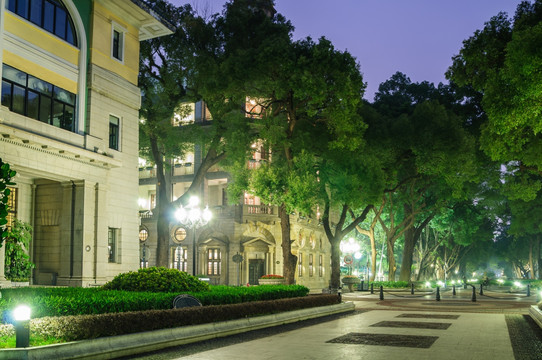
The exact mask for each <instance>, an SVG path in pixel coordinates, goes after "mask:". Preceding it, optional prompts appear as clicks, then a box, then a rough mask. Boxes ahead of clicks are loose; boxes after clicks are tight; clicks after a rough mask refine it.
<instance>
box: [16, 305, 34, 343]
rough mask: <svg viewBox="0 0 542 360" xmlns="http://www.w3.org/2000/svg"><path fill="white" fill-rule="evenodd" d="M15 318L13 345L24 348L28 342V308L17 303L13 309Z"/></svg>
mask: <svg viewBox="0 0 542 360" xmlns="http://www.w3.org/2000/svg"><path fill="white" fill-rule="evenodd" d="M13 319H14V320H15V324H14V325H15V347H18V348H25V347H28V346H29V344H30V308H29V307H28V306H26V305H19V306H18V307H16V308H15V310H13Z"/></svg>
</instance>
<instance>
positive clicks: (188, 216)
mask: <svg viewBox="0 0 542 360" xmlns="http://www.w3.org/2000/svg"><path fill="white" fill-rule="evenodd" d="M199 202H200V200H199V198H198V197H197V196H192V197H190V200H189V201H188V205H187V206H186V207H183V206H182V205H181V207H180V208H179V209H178V210H177V211H176V212H175V217H176V218H177V220H179V222H180V223H181V224H183V225H184V226H186V227H188V228H189V229H192V275H194V276H196V230H197V229H198V228H200V227H202V226H204V225H207V223H208V222H209V221H210V220H211V218H212V217H213V214H212V213H211V210H209V207H208V206H206V207H205V209H203V210H201V209H200V207H199Z"/></svg>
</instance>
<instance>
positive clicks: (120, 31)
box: [111, 21, 128, 64]
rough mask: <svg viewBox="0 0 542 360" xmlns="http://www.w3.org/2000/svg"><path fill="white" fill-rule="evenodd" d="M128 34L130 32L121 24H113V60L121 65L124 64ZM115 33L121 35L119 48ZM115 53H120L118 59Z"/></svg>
mask: <svg viewBox="0 0 542 360" xmlns="http://www.w3.org/2000/svg"><path fill="white" fill-rule="evenodd" d="M127 32H128V31H127V30H126V29H125V28H124V27H123V26H121V25H120V24H118V23H116V22H114V21H112V22H111V58H112V59H113V60H116V61H118V62H120V63H121V64H124V58H125V49H126V33H127ZM115 33H118V34H119V39H118V45H117V46H115ZM115 51H117V52H118V54H117V55H118V57H117V56H115Z"/></svg>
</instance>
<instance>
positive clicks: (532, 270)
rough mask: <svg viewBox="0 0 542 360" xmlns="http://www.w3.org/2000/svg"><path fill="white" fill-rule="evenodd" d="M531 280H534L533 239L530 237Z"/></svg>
mask: <svg viewBox="0 0 542 360" xmlns="http://www.w3.org/2000/svg"><path fill="white" fill-rule="evenodd" d="M529 279H534V263H533V237H532V236H529Z"/></svg>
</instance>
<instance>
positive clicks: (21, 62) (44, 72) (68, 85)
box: [2, 50, 77, 94]
mask: <svg viewBox="0 0 542 360" xmlns="http://www.w3.org/2000/svg"><path fill="white" fill-rule="evenodd" d="M2 54H3V62H4V63H5V64H7V65H10V66H13V67H14V68H16V69H18V70H21V71H24V72H25V73H27V74H30V75H34V76H35V77H37V78H40V79H41V80H45V81H47V82H49V83H51V84H53V85H56V86H59V87H61V88H63V89H64V90H68V91H70V92H72V93H74V94H77V82H75V81H71V80H70V79H68V78H66V77H64V76H61V75H59V74H58V73H56V72H54V71H51V70H49V69H47V68H44V67H43V66H40V65H38V64H36V63H34V62H32V61H29V60H27V59H25V58H22V57H20V56H18V55H16V54H13V53H11V52H9V51H6V50H4V51H3V53H2Z"/></svg>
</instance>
